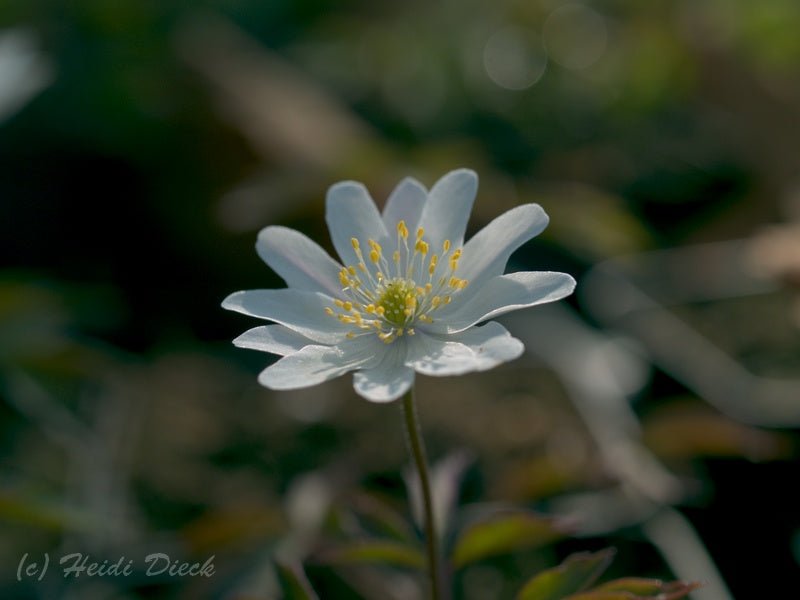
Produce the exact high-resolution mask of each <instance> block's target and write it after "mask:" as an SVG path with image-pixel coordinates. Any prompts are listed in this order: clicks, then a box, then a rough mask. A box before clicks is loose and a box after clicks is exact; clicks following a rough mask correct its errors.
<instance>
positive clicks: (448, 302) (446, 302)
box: [444, 296, 452, 304]
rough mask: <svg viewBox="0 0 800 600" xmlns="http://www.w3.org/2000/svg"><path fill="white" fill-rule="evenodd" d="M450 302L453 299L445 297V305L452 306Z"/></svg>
mask: <svg viewBox="0 0 800 600" xmlns="http://www.w3.org/2000/svg"><path fill="white" fill-rule="evenodd" d="M450 300H452V298H451V297H450V296H445V297H444V303H445V304H450Z"/></svg>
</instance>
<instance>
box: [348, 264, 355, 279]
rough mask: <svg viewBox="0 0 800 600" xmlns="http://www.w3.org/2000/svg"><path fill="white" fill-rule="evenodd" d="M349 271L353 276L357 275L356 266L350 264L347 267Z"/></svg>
mask: <svg viewBox="0 0 800 600" xmlns="http://www.w3.org/2000/svg"><path fill="white" fill-rule="evenodd" d="M347 272H348V273H350V275H352V276H353V277H355V274H356V268H355V267H354V266H352V265H350V266H349V267H347Z"/></svg>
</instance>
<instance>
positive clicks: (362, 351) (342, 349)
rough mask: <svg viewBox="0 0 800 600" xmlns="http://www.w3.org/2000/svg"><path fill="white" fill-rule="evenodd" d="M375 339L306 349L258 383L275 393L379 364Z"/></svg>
mask: <svg viewBox="0 0 800 600" xmlns="http://www.w3.org/2000/svg"><path fill="white" fill-rule="evenodd" d="M375 340H377V338H375V336H361V337H359V338H356V339H354V340H347V341H346V342H343V343H342V344H340V345H338V346H306V347H305V348H303V349H301V350H299V351H298V352H295V353H294V354H290V355H289V356H284V357H283V358H282V359H280V360H279V361H278V362H276V363H275V364H274V365H270V366H269V367H267V368H266V369H264V370H263V371H261V374H260V375H259V376H258V382H259V383H260V384H261V385H263V386H265V387H268V388H270V389H271V390H293V389H297V388H304V387H310V386H312V385H317V384H318V383H322V382H323V381H328V380H329V379H333V378H335V377H339V376H340V375H344V374H345V373H347V372H348V371H352V370H353V369H357V368H359V367H361V366H364V365H370V364H373V363H376V362H377V360H379V357H376V351H378V352H380V349H379V348H377V346H378V345H379V344H380V345H382V342H379V343H375Z"/></svg>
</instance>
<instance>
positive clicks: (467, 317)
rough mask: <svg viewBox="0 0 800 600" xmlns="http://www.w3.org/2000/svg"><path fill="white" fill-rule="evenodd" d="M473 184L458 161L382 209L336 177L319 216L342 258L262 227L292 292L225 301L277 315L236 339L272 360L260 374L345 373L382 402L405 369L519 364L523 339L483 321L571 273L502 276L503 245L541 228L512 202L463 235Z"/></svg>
mask: <svg viewBox="0 0 800 600" xmlns="http://www.w3.org/2000/svg"><path fill="white" fill-rule="evenodd" d="M477 182H478V178H477V175H476V174H475V173H474V172H473V171H470V170H468V169H459V170H456V171H452V172H450V173H448V174H446V175H445V176H444V177H442V178H441V179H440V180H439V181H438V182H436V184H435V185H434V186H433V187H432V188H431V190H430V191H428V190H426V189H425V187H423V186H422V185H421V184H420V183H419V182H418V181H416V180H415V179H412V178H406V179H404V180H403V181H401V182H400V184H399V185H398V186H397V187H396V188H395V190H394V191H393V192H392V194H391V195H390V196H389V199H388V200H387V202H386V206H385V208H384V210H383V213H381V212H379V211H378V209H377V208H376V206H375V203H374V202H373V200H372V198H371V197H370V195H369V193H368V192H367V189H366V188H365V187H364V186H363V185H362V184H360V183H357V182H353V181H343V182H340V183H337V184H335V185H333V186H332V187H331V188H330V190H328V195H327V199H326V221H327V224H328V228H329V230H330V235H331V239H332V241H333V246H334V248H335V249H336V252H337V253H338V255H339V258H340V260H341V262H337V261H336V260H334V259H333V258H331V257H330V256H329V255H328V254H327V253H326V252H325V250H323V249H322V248H321V247H320V246H319V245H317V244H316V243H315V242H313V241H312V240H310V239H309V238H308V237H306V236H305V235H303V234H301V233H299V232H297V231H294V230H292V229H288V228H285V227H280V226H271V227H267V228H265V229H263V230H262V231H261V232H260V233H259V235H258V242H257V243H256V250H257V251H258V254H259V255H260V256H261V258H262V259H263V260H264V262H266V263H267V265H269V266H270V267H272V269H273V270H274V271H275V272H276V273H277V274H278V275H280V276H281V277H282V278H283V279H284V280H285V281H286V284H287V285H288V286H289V287H288V288H285V289H278V290H247V291H241V292H236V293H234V294H231V295H230V296H228V298H226V299H225V301H224V302H223V304H222V306H223V307H224V308H226V309H229V310H234V311H237V312H240V313H244V314H246V315H250V316H253V317H258V318H261V319H265V320H268V321H273V322H274V324H270V325H265V326H262V327H256V328H254V329H250V330H249V331H247V332H245V333H244V334H242V335H241V336H239V337H238V338H236V339H235V340H234V344H235V345H237V346H240V347H243V348H252V349H255V350H262V351H265V352H270V353H272V354H278V355H281V356H282V357H283V358H281V359H280V360H278V361H277V362H276V363H274V364H273V365H271V366H269V367H267V368H266V369H265V370H264V371H262V372H261V374H260V376H259V378H258V380H259V382H260V383H261V384H262V385H264V386H266V387H268V388H270V389H275V390H286V389H294V388H302V387H308V386H312V385H316V384H319V383H322V382H323V381H326V380H329V379H332V378H334V377H338V376H340V375H344V374H345V373H348V372H351V371H355V375H354V378H353V382H354V387H355V390H356V392H357V393H358V394H360V395H361V396H363V397H364V398H366V399H367V400H372V401H374V402H388V401H391V400H395V399H397V398H399V397H400V396H402V395H403V394H404V393H406V392H407V391H408V390H409V389H410V388H411V386H412V384H413V382H414V375H415V372H416V373H422V374H423V375H435V376H442V375H459V374H463V373H468V372H471V371H484V370H486V369H490V368H492V367H495V366H497V365H499V364H501V363H503V362H506V361H509V360H512V359H514V358H517V357H518V356H519V355H520V354H521V353H522V351H523V350H524V347H523V345H522V343H521V342H520V341H519V340H517V339H516V338H514V337H512V336H511V335H510V334H509V332H508V331H507V330H506V329H505V328H504V327H503V326H502V325H500V324H499V323H497V322H495V321H490V319H492V318H493V317H496V316H498V315H501V314H503V313H506V312H509V311H512V310H518V309H521V308H526V307H529V306H534V305H537V304H542V303H545V302H552V301H554V300H559V299H561V298H563V297H565V296H567V295H569V294H570V293H571V292H572V290H573V288H574V287H575V280H574V279H573V278H572V277H570V276H569V275H567V274H565V273H556V272H546V271H521V272H516V273H508V274H504V270H505V267H506V263H507V261H508V258H509V256H510V255H511V253H512V252H514V250H516V249H517V248H519V247H520V246H521V245H522V244H523V243H525V242H526V241H528V240H530V239H531V238H533V237H534V236H536V235H538V234H539V233H540V232H541V231H542V230H543V229H544V228H545V227H546V226H547V223H548V217H547V215H546V214H545V212H544V210H542V208H541V207H540V206H539V205H537V204H524V205H521V206H517V207H515V208H513V209H511V210H510V211H508V212H506V213H504V214H503V215H501V216H499V217H497V218H496V219H495V220H494V221H492V222H491V223H490V224H489V225H487V226H486V227H485V228H484V229H482V230H481V231H479V232H478V233H477V234H476V235H475V236H473V237H472V238H471V239H470V240H469V241H467V242H466V243H464V232H465V230H466V227H467V220H468V218H469V213H470V210H471V208H472V203H473V201H474V200H475V194H476V192H477ZM481 324H482V325H481Z"/></svg>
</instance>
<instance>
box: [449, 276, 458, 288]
mask: <svg viewBox="0 0 800 600" xmlns="http://www.w3.org/2000/svg"><path fill="white" fill-rule="evenodd" d="M447 285H449V286H450V287H451V288H454V287H458V277H451V278H450V281H448V282H447Z"/></svg>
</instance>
